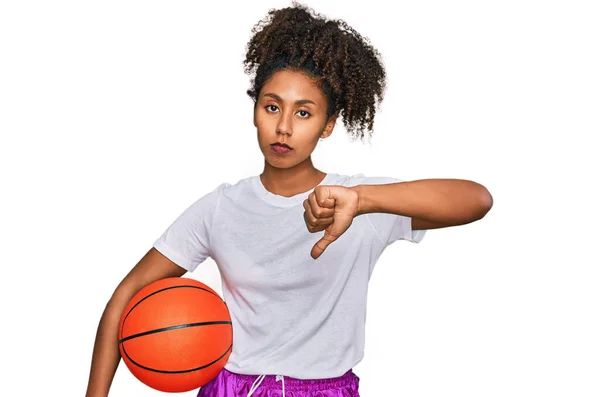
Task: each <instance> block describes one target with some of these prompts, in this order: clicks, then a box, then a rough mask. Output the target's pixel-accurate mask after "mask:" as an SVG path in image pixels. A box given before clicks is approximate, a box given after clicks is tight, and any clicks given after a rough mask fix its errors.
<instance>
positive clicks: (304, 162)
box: [86, 70, 493, 397]
mask: <svg viewBox="0 0 600 397" xmlns="http://www.w3.org/2000/svg"><path fill="white" fill-rule="evenodd" d="M298 101H301V102H298ZM306 101H310V102H306ZM327 104H328V100H327V98H326V97H325V95H324V94H323V93H322V92H321V90H320V89H319V88H318V86H317V85H316V84H315V81H314V80H313V79H311V78H310V77H309V76H307V75H306V74H304V73H302V72H298V71H292V70H282V71H279V72H277V73H275V74H274V75H273V76H272V77H271V78H270V79H269V80H268V81H267V82H266V83H265V85H264V86H263V87H262V89H261V92H260V93H259V97H258V100H257V103H256V105H255V108H254V125H255V127H256V129H257V136H258V144H259V148H260V150H261V152H262V153H263V155H264V158H265V165H264V170H263V172H262V174H261V175H260V179H261V181H262V183H263V185H264V186H265V188H266V189H267V190H269V191H270V192H272V193H274V194H278V195H281V196H285V197H291V196H293V195H296V194H299V193H303V192H307V191H309V190H311V189H314V190H313V191H312V192H311V193H310V194H309V196H308V198H307V199H306V200H305V201H304V208H305V212H304V220H305V223H306V225H307V228H308V230H309V231H310V232H312V233H316V232H323V231H324V232H325V233H324V235H323V237H322V238H321V240H319V241H318V242H317V244H315V246H314V247H313V249H312V251H311V256H312V257H313V258H315V259H317V258H318V257H319V256H320V255H321V254H322V253H323V252H324V251H325V249H326V248H327V246H328V245H329V244H331V243H332V242H334V241H335V240H336V239H337V238H338V237H339V236H340V235H341V234H342V233H344V232H345V231H346V230H347V229H348V228H349V227H350V225H351V223H352V220H353V219H354V217H355V216H359V215H361V214H365V213H369V212H385V213H392V214H398V215H404V216H409V217H411V218H412V228H413V230H419V229H433V228H443V227H449V226H456V225H462V224H466V223H470V222H473V221H475V220H478V219H481V218H483V216H484V215H485V214H486V213H487V212H488V211H489V210H490V208H491V207H492V203H493V200H492V197H491V194H490V193H489V192H488V191H487V189H486V188H485V187H483V186H482V185H480V184H477V183H475V182H472V181H465V180H458V179H452V180H451V179H426V180H418V181H411V182H402V183H393V184H387V185H358V186H356V187H352V188H347V187H343V186H324V185H320V186H317V185H318V184H319V183H320V182H321V181H322V180H323V178H324V177H325V175H326V173H325V172H323V171H320V170H318V169H316V168H315V167H314V166H313V163H312V160H311V154H312V152H313V151H314V149H315V147H316V146H317V143H318V141H319V139H326V138H328V137H329V136H330V135H331V134H332V133H333V129H334V126H335V121H336V119H337V115H333V116H332V117H330V118H329V119H328V118H327ZM274 142H283V143H286V144H287V145H289V146H290V147H291V148H292V149H293V150H292V151H290V152H289V153H287V154H278V153H275V152H274V151H272V150H271V147H270V145H271V144H272V143H274ZM185 273H186V271H185V270H184V269H183V268H182V267H180V266H178V265H177V264H175V263H174V262H172V261H171V260H169V259H168V258H166V257H165V256H164V255H163V254H161V253H160V252H159V251H157V250H156V249H155V248H151V249H150V250H149V251H148V252H147V253H146V254H145V255H144V257H143V258H142V259H141V260H140V261H139V262H138V263H137V264H136V265H135V266H134V267H133V268H132V269H131V271H130V272H129V273H128V274H127V275H126V276H125V277H124V278H123V280H122V281H121V282H120V283H119V285H118V286H117V288H116V289H115V291H114V292H113V295H112V296H111V298H110V300H109V301H108V302H107V305H106V307H105V309H104V312H103V314H102V317H101V319H100V323H99V325H98V330H97V333H96V340H95V343H94V351H93V355H92V362H91V368H90V377H89V382H88V387H87V391H86V397H100V396H102V397H106V396H108V392H109V389H110V386H111V383H112V380H113V378H114V375H115V372H116V370H117V366H118V364H119V362H120V359H121V357H120V352H119V348H118V340H117V336H118V325H119V320H120V316H121V313H122V312H123V310H124V309H125V306H126V305H127V303H128V302H129V300H130V299H131V298H132V297H133V296H134V295H135V293H137V291H139V290H140V289H142V288H143V287H145V286H146V285H148V284H150V283H152V282H154V281H157V280H160V279H163V278H167V277H181V276H183V275H184V274H185Z"/></svg>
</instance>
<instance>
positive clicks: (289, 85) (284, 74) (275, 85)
mask: <svg viewBox="0 0 600 397" xmlns="http://www.w3.org/2000/svg"><path fill="white" fill-rule="evenodd" d="M267 92H271V93H275V94H277V95H279V96H280V97H281V98H282V99H283V100H288V99H289V100H293V101H295V100H297V99H312V100H313V101H315V102H316V101H317V100H320V101H325V96H324V95H323V93H322V92H321V90H320V89H319V87H318V85H317V82H316V81H315V80H314V79H313V78H311V77H309V76H307V75H306V74H305V73H303V72H300V71H297V70H280V71H278V72H276V73H275V74H273V76H271V78H270V79H269V80H268V81H267V82H266V83H265V85H264V86H263V88H262V90H261V94H264V93H267Z"/></svg>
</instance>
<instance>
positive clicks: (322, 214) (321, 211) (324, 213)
mask: <svg viewBox="0 0 600 397" xmlns="http://www.w3.org/2000/svg"><path fill="white" fill-rule="evenodd" d="M331 200H333V199H331ZM308 201H309V203H310V207H311V209H312V213H313V214H314V215H315V217H316V218H329V217H332V216H333V214H335V209H334V206H335V205H334V206H331V207H322V206H320V205H319V203H318V201H317V195H316V194H314V193H311V194H309V195H308ZM333 202H334V204H335V200H333Z"/></svg>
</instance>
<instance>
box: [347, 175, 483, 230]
mask: <svg viewBox="0 0 600 397" xmlns="http://www.w3.org/2000/svg"><path fill="white" fill-rule="evenodd" d="M353 189H354V190H356V191H357V192H358V215H361V214H366V213H371V212H384V213H389V214H396V215H402V216H407V217H410V218H412V228H413V230H423V229H436V228H443V227H449V226H458V225H464V224H467V223H471V222H474V221H477V220H479V219H481V218H483V217H484V216H485V215H486V214H487V212H488V211H489V210H490V209H491V208H492V205H493V198H492V195H491V194H490V192H489V191H488V190H487V189H486V188H485V187H484V186H482V185H480V184H478V183H476V182H472V181H468V180H462V179H421V180H415V181H408V182H399V183H389V184H383V185H358V186H355V187H353Z"/></svg>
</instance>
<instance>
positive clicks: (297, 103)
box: [263, 92, 317, 106]
mask: <svg viewBox="0 0 600 397" xmlns="http://www.w3.org/2000/svg"><path fill="white" fill-rule="evenodd" d="M263 96H268V97H271V98H274V99H275V100H276V101H279V102H283V99H281V97H280V96H279V95H277V94H273V93H272V92H268V93H266V94H264V95H263ZM306 103H312V104H313V105H315V106H317V104H316V103H314V102H313V101H311V100H310V99H299V100H297V101H296V105H304V104H306Z"/></svg>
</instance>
